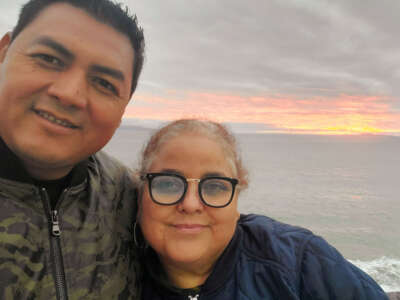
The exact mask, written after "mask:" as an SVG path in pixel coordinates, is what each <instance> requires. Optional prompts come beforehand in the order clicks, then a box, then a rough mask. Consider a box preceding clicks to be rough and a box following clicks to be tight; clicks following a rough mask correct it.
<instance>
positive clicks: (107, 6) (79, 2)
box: [11, 0, 145, 95]
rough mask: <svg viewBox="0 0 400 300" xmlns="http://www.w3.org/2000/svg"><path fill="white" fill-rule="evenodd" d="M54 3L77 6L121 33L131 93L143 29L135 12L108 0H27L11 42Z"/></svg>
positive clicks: (140, 64) (141, 53)
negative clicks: (127, 50)
mask: <svg viewBox="0 0 400 300" xmlns="http://www.w3.org/2000/svg"><path fill="white" fill-rule="evenodd" d="M55 3H67V4H70V5H72V6H74V7H77V8H80V9H82V10H84V11H85V12H86V13H88V14H89V15H90V16H92V17H93V18H95V19H96V20H97V21H98V22H101V23H104V24H107V25H109V26H111V27H113V28H114V29H115V30H117V31H118V32H120V33H122V34H125V35H126V36H127V37H128V38H129V40H130V42H131V45H132V48H133V49H134V62H133V72H132V88H131V95H132V94H133V93H134V91H135V89H136V86H137V82H138V80H139V75H140V73H141V71H142V67H143V61H144V48H145V42H144V36H143V29H142V28H141V27H139V25H138V22H137V17H136V15H131V14H130V13H129V10H128V8H127V7H125V8H122V5H121V4H119V3H114V2H112V1H110V0H29V1H28V2H27V3H26V4H25V5H24V6H23V7H22V9H21V12H20V14H19V18H18V23H17V25H16V26H15V28H14V30H13V32H12V37H11V42H12V41H13V40H14V39H15V38H16V37H17V36H18V35H19V34H20V33H21V31H23V30H24V28H25V27H27V26H28V25H29V24H30V23H32V21H33V20H35V19H36V18H37V16H38V15H39V14H40V12H42V11H43V10H44V9H45V8H47V7H48V6H50V5H52V4H55Z"/></svg>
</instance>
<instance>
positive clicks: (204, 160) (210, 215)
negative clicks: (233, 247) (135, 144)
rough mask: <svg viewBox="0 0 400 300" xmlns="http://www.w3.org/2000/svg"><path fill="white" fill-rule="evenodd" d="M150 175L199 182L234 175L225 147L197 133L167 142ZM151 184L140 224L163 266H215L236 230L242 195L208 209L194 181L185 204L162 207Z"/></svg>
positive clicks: (145, 197) (190, 183)
mask: <svg viewBox="0 0 400 300" xmlns="http://www.w3.org/2000/svg"><path fill="white" fill-rule="evenodd" d="M149 172H169V173H175V174H180V175H183V176H184V177H186V178H199V179H201V178H204V177H207V176H210V175H214V176H215V175H218V176H225V177H235V174H234V173H233V170H232V168H231V165H230V164H229V162H228V161H227V160H226V154H225V152H224V151H223V149H222V148H221V146H220V145H219V144H218V143H217V142H215V141H214V140H213V139H210V138H209V137H206V136H204V135H201V134H198V133H183V134H181V135H179V136H176V137H173V138H171V139H170V140H168V142H166V143H164V144H163V145H162V146H161V148H160V149H159V151H158V153H157V154H156V158H155V159H154V161H153V163H152V164H151V166H150V169H149ZM147 185H148V184H147V183H146V186H145V188H144V190H143V196H142V201H141V208H140V209H141V216H140V224H141V228H142V231H143V234H144V236H145V238H146V240H147V241H148V242H149V244H150V245H151V246H152V248H153V249H154V250H155V251H156V252H157V253H158V255H159V257H160V259H161V261H162V262H163V264H164V265H171V264H172V265H174V266H179V265H180V264H183V265H185V267H188V264H189V266H190V264H193V266H196V265H199V264H200V265H209V264H212V263H214V262H215V260H216V259H217V258H218V257H219V255H220V254H221V253H222V251H223V250H224V249H225V247H226V246H227V244H228V243H229V241H230V240H231V238H232V236H233V233H234V231H235V227H236V222H237V220H238V218H239V212H238V210H237V194H238V191H235V195H234V198H233V200H232V202H231V203H230V204H229V205H228V206H226V207H223V208H213V207H208V206H206V205H204V204H203V202H202V201H201V200H200V197H199V193H198V183H197V182H193V181H192V182H188V189H187V191H186V194H185V197H184V199H183V201H181V202H179V203H178V204H175V205H171V206H163V205H159V204H156V203H154V202H153V201H152V200H151V198H150V194H149V190H148V186H147Z"/></svg>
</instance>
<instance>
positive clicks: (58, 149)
mask: <svg viewBox="0 0 400 300" xmlns="http://www.w3.org/2000/svg"><path fill="white" fill-rule="evenodd" d="M133 59H134V54H133V48H132V46H131V44H130V41H129V39H128V37H126V36H125V35H123V34H122V33H119V32H118V31H116V30H114V29H113V28H112V27H110V26H108V25H105V24H103V23H99V22H98V21H96V20H95V19H94V18H92V17H91V16H89V15H88V14H86V12H84V11H83V10H81V9H78V8H75V7H73V6H71V5H68V4H53V5H50V6H49V7H47V8H46V9H45V10H44V11H42V12H41V13H40V14H39V15H38V17H37V18H36V19H35V20H34V21H33V22H32V23H31V24H30V25H28V26H27V27H26V28H25V29H24V30H23V31H22V32H21V33H20V34H19V35H18V36H17V37H16V39H15V40H14V41H13V42H12V43H11V44H10V43H9V36H5V37H3V39H2V40H1V42H0V135H1V137H2V138H3V140H4V141H5V142H6V144H7V145H8V146H9V147H10V148H11V150H12V151H13V152H14V153H15V154H17V155H18V156H19V158H20V159H21V160H22V161H23V163H24V165H25V167H26V168H27V170H28V171H29V172H30V173H31V174H32V175H33V176H34V177H36V178H41V179H57V178H60V177H62V176H65V175H66V174H67V173H68V172H69V171H70V170H71V168H72V167H73V166H74V165H75V164H76V163H77V162H79V161H81V160H83V159H85V158H86V157H88V156H89V155H91V154H93V153H95V152H96V151H98V150H99V149H101V148H102V147H103V146H104V145H105V144H106V143H107V142H108V141H109V139H110V138H111V137H112V135H113V134H114V131H115V130H116V128H117V127H118V126H119V124H120V121H121V117H122V115H123V113H124V110H125V107H126V105H127V104H128V102H129V99H130V89H131V77H132V65H133Z"/></svg>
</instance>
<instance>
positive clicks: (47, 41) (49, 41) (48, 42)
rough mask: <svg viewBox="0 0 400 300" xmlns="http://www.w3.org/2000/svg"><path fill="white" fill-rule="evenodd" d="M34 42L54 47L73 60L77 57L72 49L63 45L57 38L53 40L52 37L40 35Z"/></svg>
mask: <svg viewBox="0 0 400 300" xmlns="http://www.w3.org/2000/svg"><path fill="white" fill-rule="evenodd" d="M34 44H39V45H44V46H47V47H49V48H51V49H53V50H54V51H56V52H58V53H59V54H60V55H62V56H64V57H65V58H66V59H68V60H72V59H74V58H75V55H73V54H72V53H71V51H69V50H68V49H67V48H65V47H64V46H63V45H61V44H60V43H58V42H56V41H55V40H53V39H52V38H50V37H47V36H42V37H39V38H38V39H36V40H35V41H34Z"/></svg>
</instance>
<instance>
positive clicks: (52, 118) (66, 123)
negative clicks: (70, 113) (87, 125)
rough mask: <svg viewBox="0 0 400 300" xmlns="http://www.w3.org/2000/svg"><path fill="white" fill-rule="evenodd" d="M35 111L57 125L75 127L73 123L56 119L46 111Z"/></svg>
mask: <svg viewBox="0 0 400 300" xmlns="http://www.w3.org/2000/svg"><path fill="white" fill-rule="evenodd" d="M35 112H36V113H37V114H38V115H39V116H41V117H42V118H44V119H46V120H48V121H50V122H52V123H55V124H57V125H61V126H64V127H67V128H77V127H76V126H75V125H73V124H71V123H69V122H67V121H64V120H60V119H57V118H55V117H54V116H53V115H50V114H48V113H46V112H43V111H35Z"/></svg>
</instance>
